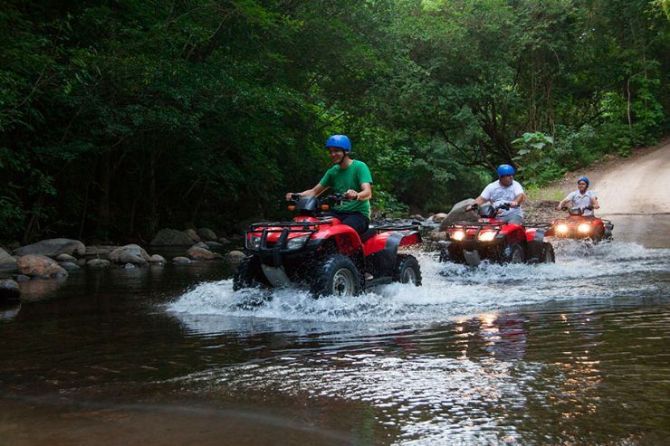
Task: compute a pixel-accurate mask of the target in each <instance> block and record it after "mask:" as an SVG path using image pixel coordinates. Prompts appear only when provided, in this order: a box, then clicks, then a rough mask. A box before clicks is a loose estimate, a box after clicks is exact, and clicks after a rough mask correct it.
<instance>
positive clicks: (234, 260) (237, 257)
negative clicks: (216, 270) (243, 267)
mask: <svg viewBox="0 0 670 446" xmlns="http://www.w3.org/2000/svg"><path fill="white" fill-rule="evenodd" d="M245 257H246V255H245V254H244V253H243V252H242V251H237V250H233V251H230V252H229V253H228V254H226V261H227V262H228V263H230V264H231V265H239V264H240V263H241V262H242V260H243V259H244V258H245Z"/></svg>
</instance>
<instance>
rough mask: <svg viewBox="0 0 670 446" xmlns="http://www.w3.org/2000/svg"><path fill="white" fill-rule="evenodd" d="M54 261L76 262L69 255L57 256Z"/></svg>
mask: <svg viewBox="0 0 670 446" xmlns="http://www.w3.org/2000/svg"><path fill="white" fill-rule="evenodd" d="M56 260H57V261H59V262H76V261H77V259H76V258H74V257H72V256H71V255H70V254H58V255H57V256H56Z"/></svg>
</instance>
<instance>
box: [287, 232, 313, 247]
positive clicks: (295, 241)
mask: <svg viewBox="0 0 670 446" xmlns="http://www.w3.org/2000/svg"><path fill="white" fill-rule="evenodd" d="M307 240H309V234H307V235H301V236H300V237H293V238H292V239H289V240H288V241H287V242H286V248H287V249H300V248H302V247H303V246H305V243H307Z"/></svg>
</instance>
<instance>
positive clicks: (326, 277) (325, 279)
mask: <svg viewBox="0 0 670 446" xmlns="http://www.w3.org/2000/svg"><path fill="white" fill-rule="evenodd" d="M361 288H362V283H361V275H360V274H359V273H358V269H357V268H356V265H354V262H352V261H351V259H350V258H349V257H347V256H343V255H341V254H335V255H331V256H328V257H326V258H325V259H324V260H323V261H321V262H320V263H319V264H318V265H317V266H316V268H315V271H314V279H313V281H312V285H311V291H312V294H313V295H314V296H315V297H320V296H330V295H334V296H355V295H357V294H359V293H360V292H361Z"/></svg>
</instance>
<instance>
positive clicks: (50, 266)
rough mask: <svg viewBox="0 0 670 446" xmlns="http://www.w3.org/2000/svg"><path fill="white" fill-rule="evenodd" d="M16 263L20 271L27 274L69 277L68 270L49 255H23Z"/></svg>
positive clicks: (41, 276) (43, 276)
mask: <svg viewBox="0 0 670 446" xmlns="http://www.w3.org/2000/svg"><path fill="white" fill-rule="evenodd" d="M16 264H17V266H18V268H19V272H20V273H21V274H25V275H26V276H30V277H40V278H57V277H67V271H65V269H63V268H62V267H61V266H60V265H59V264H58V263H56V261H54V260H53V259H50V258H49V257H47V256H42V255H33V254H29V255H25V256H21V257H19V258H18V260H17V261H16Z"/></svg>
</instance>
